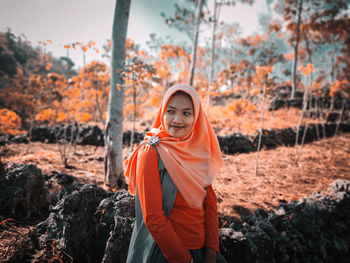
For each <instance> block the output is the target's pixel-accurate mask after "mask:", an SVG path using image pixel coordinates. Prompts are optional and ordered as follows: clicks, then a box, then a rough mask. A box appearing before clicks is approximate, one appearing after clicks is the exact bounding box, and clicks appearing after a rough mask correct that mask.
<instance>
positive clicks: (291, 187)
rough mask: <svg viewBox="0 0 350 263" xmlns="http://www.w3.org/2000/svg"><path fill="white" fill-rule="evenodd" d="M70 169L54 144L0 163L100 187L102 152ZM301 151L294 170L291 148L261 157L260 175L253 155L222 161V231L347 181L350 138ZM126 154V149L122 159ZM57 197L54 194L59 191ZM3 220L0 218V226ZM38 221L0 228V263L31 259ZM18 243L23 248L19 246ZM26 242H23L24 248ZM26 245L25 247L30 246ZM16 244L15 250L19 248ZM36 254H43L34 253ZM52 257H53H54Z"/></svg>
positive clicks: (94, 150) (80, 155)
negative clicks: (30, 244) (20, 256)
mask: <svg viewBox="0 0 350 263" xmlns="http://www.w3.org/2000/svg"><path fill="white" fill-rule="evenodd" d="M73 150H74V154H73V155H72V158H71V161H70V163H69V164H70V166H71V167H70V168H69V169H67V168H64V167H63V166H62V164H61V160H60V155H59V151H58V146H57V145H56V144H44V143H39V142H35V143H30V144H10V145H7V146H1V147H0V158H1V161H2V162H4V163H5V164H6V163H8V162H14V163H20V162H23V163H28V164H29V163H34V164H36V165H37V166H38V167H39V168H40V169H41V170H42V171H43V173H46V174H49V173H51V172H52V171H57V172H63V173H67V174H70V175H73V176H75V177H77V178H78V179H79V180H80V181H82V182H85V183H93V184H96V185H99V186H101V187H103V188H105V189H106V187H105V186H104V173H103V171H104V162H103V158H104V148H103V147H94V146H76V148H75V149H73ZM298 150H299V154H300V155H299V162H298V164H296V162H295V160H296V150H295V147H279V148H277V149H273V150H267V151H264V150H263V151H261V152H260V153H259V159H258V174H257V175H255V163H256V153H249V154H237V155H224V156H223V158H224V164H225V165H224V167H223V168H222V170H221V173H220V174H218V176H217V177H216V179H215V181H214V182H213V187H214V189H215V192H216V194H217V197H218V210H219V214H220V222H221V225H222V226H228V225H229V224H230V223H231V222H239V221H240V219H241V216H244V215H249V214H252V213H254V211H255V210H256V209H258V208H263V209H265V210H270V209H274V208H276V207H277V206H278V204H279V203H280V202H281V201H282V202H283V201H287V202H289V201H291V200H293V199H299V198H302V197H306V196H308V195H309V194H311V193H312V192H316V191H323V190H326V189H327V188H328V186H329V184H330V183H331V182H332V181H333V180H335V179H348V180H350V158H349V157H350V134H340V135H338V136H336V137H333V138H328V139H324V140H321V141H317V142H313V143H310V144H307V145H304V146H303V147H302V148H300V147H299V148H298ZM129 153H130V149H124V156H125V158H126V157H127V155H128V154H129ZM57 191H58V189H57ZM1 220H4V218H0V221H1ZM36 223H38V222H37V221H35V220H33V221H30V222H29V221H25V222H22V221H18V220H14V221H12V220H11V219H10V220H8V221H6V219H5V221H1V222H0V262H3V260H5V259H6V258H8V257H9V256H10V255H11V254H12V253H15V252H16V251H17V253H18V251H22V252H21V253H23V254H28V253H29V254H32V253H33V251H32V252H29V251H26V247H27V246H25V247H23V248H22V247H18V246H22V245H23V244H26V239H27V236H26V233H28V232H29V231H30V230H31V229H33V228H34V226H35V224H36ZM20 240H22V242H18V241H20ZM23 240H24V242H23ZM28 242H29V241H28ZM18 244H19V245H18ZM36 253H39V254H40V253H42V251H41V252H40V251H37V252H36ZM53 255H54V253H53Z"/></svg>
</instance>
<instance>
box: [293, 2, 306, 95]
mask: <svg viewBox="0 0 350 263" xmlns="http://www.w3.org/2000/svg"><path fill="white" fill-rule="evenodd" d="M302 9H303V0H299V7H298V20H297V32H296V34H297V39H296V40H295V45H294V59H293V68H292V79H293V85H292V95H291V98H292V99H294V96H295V91H296V89H297V64H298V49H299V42H300V23H301V12H302Z"/></svg>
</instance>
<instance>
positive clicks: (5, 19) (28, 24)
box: [0, 0, 266, 67]
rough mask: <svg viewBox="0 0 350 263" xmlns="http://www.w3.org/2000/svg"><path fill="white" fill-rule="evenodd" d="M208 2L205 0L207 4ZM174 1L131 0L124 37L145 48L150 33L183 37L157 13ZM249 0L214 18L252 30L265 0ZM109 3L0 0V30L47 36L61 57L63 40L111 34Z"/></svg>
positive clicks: (78, 56)
mask: <svg viewBox="0 0 350 263" xmlns="http://www.w3.org/2000/svg"><path fill="white" fill-rule="evenodd" d="M213 1H214V0H209V1H208V7H209V8H210V9H212V8H213ZM176 2H177V3H181V2H185V0H131V9H130V15H129V25H128V37H129V38H131V39H132V40H134V41H135V43H137V44H141V47H145V48H146V44H145V43H146V41H147V40H149V39H150V38H149V34H151V33H156V34H157V35H158V36H162V37H165V36H167V35H170V36H171V37H172V38H173V39H183V40H185V39H186V36H185V35H184V34H181V33H180V32H178V31H177V30H176V29H171V28H169V27H168V26H167V25H166V24H165V22H164V19H163V18H162V17H161V15H160V13H161V12H164V13H166V14H169V15H171V14H173V10H174V8H173V6H174V4H175V3H176ZM255 2H256V3H255V4H254V5H253V6H249V5H242V4H239V3H238V4H236V6H234V7H225V8H224V9H223V10H222V12H221V15H220V17H221V19H222V20H224V21H225V22H228V23H232V22H234V21H235V22H239V23H240V25H241V27H242V29H243V35H248V34H251V33H253V32H254V31H257V30H258V26H259V25H258V13H259V12H262V11H266V7H265V0H256V1H255ZM114 7H115V0H0V31H6V30H7V28H10V29H11V30H12V32H13V33H14V34H15V35H16V36H18V35H24V36H25V37H26V39H27V40H29V41H30V42H31V43H32V45H34V46H37V45H38V41H40V40H47V39H51V40H52V41H53V42H52V44H49V45H48V46H47V51H48V52H51V53H52V54H53V55H54V56H56V57H60V56H65V55H66V50H65V49H64V45H66V44H70V43H73V42H83V43H87V42H88V41H90V40H92V41H95V42H96V47H97V48H98V49H101V47H102V45H103V44H106V43H107V39H110V38H111V32H112V22H113V14H114ZM199 37H201V36H199ZM69 56H70V58H71V59H72V60H73V62H74V63H75V64H76V66H78V67H79V66H81V65H82V64H83V58H82V51H80V50H71V51H70V54H69ZM86 59H87V63H88V62H90V61H91V60H93V59H97V60H102V58H101V54H96V52H95V51H93V50H89V51H88V52H87V54H86ZM105 62H106V63H109V62H108V61H105Z"/></svg>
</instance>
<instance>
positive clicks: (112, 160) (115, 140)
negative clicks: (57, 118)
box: [105, 0, 131, 188]
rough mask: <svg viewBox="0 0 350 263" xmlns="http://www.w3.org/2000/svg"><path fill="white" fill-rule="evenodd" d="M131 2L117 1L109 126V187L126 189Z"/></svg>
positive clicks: (126, 0)
mask: <svg viewBox="0 0 350 263" xmlns="http://www.w3.org/2000/svg"><path fill="white" fill-rule="evenodd" d="M130 3H131V0H116V5H115V11H114V20H113V28H112V60H111V82H110V83H111V87H110V91H109V101H108V113H107V120H106V126H105V149H106V156H105V184H106V185H107V186H108V187H110V188H113V187H115V186H118V187H122V186H124V184H125V183H124V177H123V175H124V171H123V158H122V153H123V107H124V90H125V87H124V80H123V78H122V75H121V74H122V71H123V67H124V64H125V50H126V48H125V43H126V33H127V29H128V20H129V12H130Z"/></svg>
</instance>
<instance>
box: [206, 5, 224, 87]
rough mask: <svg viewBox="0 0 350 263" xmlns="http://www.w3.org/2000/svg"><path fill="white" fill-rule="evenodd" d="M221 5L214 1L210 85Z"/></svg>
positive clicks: (210, 83) (210, 82)
mask: <svg viewBox="0 0 350 263" xmlns="http://www.w3.org/2000/svg"><path fill="white" fill-rule="evenodd" d="M220 7H221V5H220V4H219V3H218V2H217V1H215V2H214V14H213V31H212V37H211V58H210V70H209V87H210V86H211V85H212V83H213V76H214V60H215V40H216V27H217V24H218V20H219V14H220Z"/></svg>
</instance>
